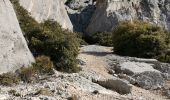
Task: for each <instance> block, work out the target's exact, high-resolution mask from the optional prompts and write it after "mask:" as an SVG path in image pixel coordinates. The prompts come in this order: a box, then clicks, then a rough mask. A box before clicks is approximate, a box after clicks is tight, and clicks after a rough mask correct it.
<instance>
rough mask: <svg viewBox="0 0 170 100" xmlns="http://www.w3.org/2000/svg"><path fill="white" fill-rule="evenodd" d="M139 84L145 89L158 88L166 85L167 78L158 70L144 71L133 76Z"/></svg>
mask: <svg viewBox="0 0 170 100" xmlns="http://www.w3.org/2000/svg"><path fill="white" fill-rule="evenodd" d="M133 78H135V79H136V82H137V84H138V85H139V86H140V87H142V88H144V89H157V88H161V87H163V86H164V83H165V80H164V78H163V76H162V75H161V73H158V72H149V71H146V72H143V73H139V74H136V75H134V76H133Z"/></svg>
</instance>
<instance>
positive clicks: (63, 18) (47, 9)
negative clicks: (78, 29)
mask: <svg viewBox="0 0 170 100" xmlns="http://www.w3.org/2000/svg"><path fill="white" fill-rule="evenodd" d="M20 4H21V6H23V7H24V8H25V9H27V10H28V12H30V13H31V16H32V17H33V18H35V20H37V21H38V22H43V21H44V20H48V19H52V20H55V21H57V22H58V23H59V24H60V25H61V26H62V27H63V28H64V29H69V30H73V26H72V23H71V21H70V19H69V17H68V15H67V11H66V9H65V6H64V1H63V0H20Z"/></svg>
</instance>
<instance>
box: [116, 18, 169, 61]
mask: <svg viewBox="0 0 170 100" xmlns="http://www.w3.org/2000/svg"><path fill="white" fill-rule="evenodd" d="M113 46H114V52H115V53H117V54H120V55H124V56H135V57H144V58H157V59H158V57H159V56H160V55H164V54H166V51H167V50H168V48H169V34H168V33H167V32H166V31H165V30H164V29H163V28H161V27H158V26H156V25H153V24H150V23H147V22H142V21H133V22H129V21H124V22H121V23H120V24H119V25H118V26H117V27H116V28H115V29H114V30H113ZM162 60H163V59H162Z"/></svg>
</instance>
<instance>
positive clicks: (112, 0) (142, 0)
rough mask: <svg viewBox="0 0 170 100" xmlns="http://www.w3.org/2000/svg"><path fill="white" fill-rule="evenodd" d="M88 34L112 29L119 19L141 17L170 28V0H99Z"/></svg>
mask: <svg viewBox="0 0 170 100" xmlns="http://www.w3.org/2000/svg"><path fill="white" fill-rule="evenodd" d="M96 7H97V8H96V11H95V13H94V14H93V17H92V19H91V22H90V24H89V25H88V27H87V29H86V33H87V34H92V33H96V32H103V31H111V30H112V29H113V28H114V27H115V26H116V25H117V24H118V22H119V21H122V20H134V19H140V20H143V21H149V22H152V23H156V24H158V25H160V26H162V27H165V28H166V29H167V30H170V1H169V0H98V1H97V4H96Z"/></svg>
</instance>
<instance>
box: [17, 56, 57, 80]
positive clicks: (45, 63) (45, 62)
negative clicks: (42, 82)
mask: <svg viewBox="0 0 170 100" xmlns="http://www.w3.org/2000/svg"><path fill="white" fill-rule="evenodd" d="M53 69H54V65H53V62H52V61H51V60H50V58H49V57H47V56H38V57H37V58H36V63H34V64H33V65H32V66H30V67H27V68H25V67H24V68H21V69H20V70H19V77H20V78H21V80H22V81H24V82H27V83H31V82H35V81H37V79H38V76H39V75H52V74H54V71H53Z"/></svg>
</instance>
